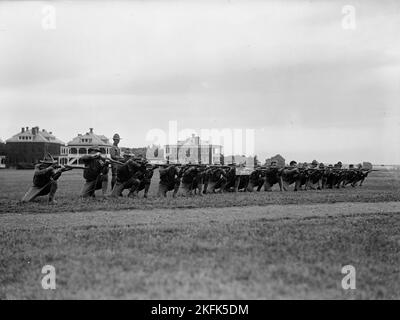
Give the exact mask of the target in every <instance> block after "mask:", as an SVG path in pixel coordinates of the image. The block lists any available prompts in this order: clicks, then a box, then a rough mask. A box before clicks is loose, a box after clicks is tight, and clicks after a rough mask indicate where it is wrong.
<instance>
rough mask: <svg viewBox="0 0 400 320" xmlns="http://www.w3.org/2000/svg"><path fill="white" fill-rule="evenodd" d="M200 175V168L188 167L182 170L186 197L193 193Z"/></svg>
mask: <svg viewBox="0 0 400 320" xmlns="http://www.w3.org/2000/svg"><path fill="white" fill-rule="evenodd" d="M199 173H200V171H199V168H197V167H194V166H188V167H184V168H182V169H181V172H180V177H181V188H182V191H183V194H184V195H185V196H189V195H191V194H192V192H193V189H194V188H193V187H194V185H193V184H194V182H195V180H196V177H197V175H198V174H199Z"/></svg>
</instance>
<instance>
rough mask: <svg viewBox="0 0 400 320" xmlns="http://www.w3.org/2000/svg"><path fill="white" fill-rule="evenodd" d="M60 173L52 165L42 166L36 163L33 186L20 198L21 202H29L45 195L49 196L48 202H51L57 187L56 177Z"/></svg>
mask: <svg viewBox="0 0 400 320" xmlns="http://www.w3.org/2000/svg"><path fill="white" fill-rule="evenodd" d="M60 175H61V174H60V173H58V171H57V170H55V169H54V168H53V167H52V166H50V167H47V168H44V166H43V165H42V164H38V165H36V167H35V174H34V176H33V186H32V187H31V188H30V189H29V191H28V192H27V193H26V194H25V196H24V197H23V198H22V202H30V201H33V200H35V199H36V198H38V197H41V196H46V195H48V196H49V202H50V203H51V202H53V201H54V196H55V193H56V191H57V188H58V184H57V179H58V178H59V177H60Z"/></svg>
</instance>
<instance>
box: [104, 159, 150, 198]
mask: <svg viewBox="0 0 400 320" xmlns="http://www.w3.org/2000/svg"><path fill="white" fill-rule="evenodd" d="M145 171H146V165H145V164H144V163H138V162H136V161H135V160H133V159H129V160H128V161H126V162H125V163H124V164H123V165H122V166H119V167H117V181H116V183H115V185H114V188H113V190H112V193H111V197H113V198H118V197H122V192H123V191H124V190H125V189H129V194H128V197H129V198H134V197H135V192H136V191H137V189H138V188H139V186H140V181H141V180H140V179H141V178H143V176H144V174H145ZM146 195H147V194H146Z"/></svg>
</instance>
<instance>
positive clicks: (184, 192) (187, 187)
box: [181, 182, 191, 197]
mask: <svg viewBox="0 0 400 320" xmlns="http://www.w3.org/2000/svg"><path fill="white" fill-rule="evenodd" d="M190 186H191V185H190V183H183V182H182V184H181V190H182V195H183V196H185V197H187V196H190V192H191V190H190Z"/></svg>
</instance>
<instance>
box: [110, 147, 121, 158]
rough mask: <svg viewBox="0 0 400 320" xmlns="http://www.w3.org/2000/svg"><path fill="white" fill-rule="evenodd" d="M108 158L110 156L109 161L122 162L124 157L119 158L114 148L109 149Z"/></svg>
mask: <svg viewBox="0 0 400 320" xmlns="http://www.w3.org/2000/svg"><path fill="white" fill-rule="evenodd" d="M110 156H111V159H113V160H116V161H121V160H124V157H121V156H120V155H119V154H118V152H117V149H116V148H111V149H110Z"/></svg>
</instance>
